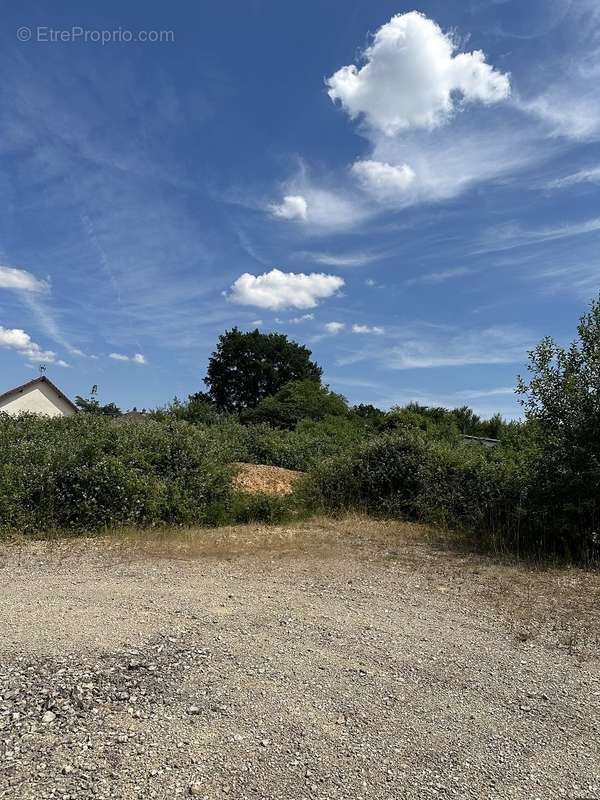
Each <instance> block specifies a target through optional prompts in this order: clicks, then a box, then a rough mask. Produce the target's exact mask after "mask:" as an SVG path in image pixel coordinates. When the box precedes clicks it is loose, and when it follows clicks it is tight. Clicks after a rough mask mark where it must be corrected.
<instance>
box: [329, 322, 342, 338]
mask: <svg viewBox="0 0 600 800" xmlns="http://www.w3.org/2000/svg"><path fill="white" fill-rule="evenodd" d="M345 327H346V326H345V324H344V323H343V322H328V323H326V325H325V330H326V331H327V333H329V334H331V335H332V336H335V335H336V334H338V333H341V332H342V331H343V330H344V328H345Z"/></svg>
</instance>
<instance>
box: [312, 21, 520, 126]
mask: <svg viewBox="0 0 600 800" xmlns="http://www.w3.org/2000/svg"><path fill="white" fill-rule="evenodd" d="M455 51H456V45H455V43H454V41H453V40H452V38H451V36H450V35H449V34H445V33H444V32H443V31H442V30H441V28H440V27H439V25H437V23H435V22H434V21H433V20H431V19H428V18H427V17H426V16H425V15H423V14H420V13H419V12H417V11H411V12H409V13H407V14H397V15H395V16H394V17H392V18H391V20H390V21H389V22H387V23H386V24H385V25H382V26H381V28H379V30H378V31H377V32H376V33H375V36H374V37H373V42H372V44H371V45H370V46H369V47H367V49H366V50H365V51H364V53H363V58H364V61H365V63H364V64H363V66H362V67H357V66H356V65H355V64H351V65H349V66H346V67H342V68H341V69H339V70H338V71H337V72H336V73H335V74H334V75H332V76H331V77H330V78H329V79H328V80H327V85H328V87H329V91H328V94H329V96H330V97H331V99H332V100H333V101H336V100H339V102H340V103H341V106H342V108H343V109H344V110H345V111H346V112H347V113H348V115H349V116H350V117H351V118H352V119H354V118H356V117H358V116H360V115H363V116H364V119H365V121H366V122H367V124H368V126H369V127H370V128H372V129H374V130H377V131H380V132H382V133H384V134H385V135H386V136H395V135H396V134H398V133H399V132H400V131H403V130H407V129H409V128H428V129H433V128H435V127H438V126H439V125H441V124H442V123H443V122H445V121H446V120H447V119H448V118H449V117H450V115H451V114H452V112H453V111H454V109H455V107H456V102H455V96H456V94H460V95H461V96H462V103H463V104H464V103H467V102H481V103H485V104H490V103H497V102H498V101H500V100H503V99H505V98H506V97H508V95H509V93H510V81H509V78H508V75H505V74H503V73H501V72H498V71H497V70H495V69H493V67H491V66H490V65H489V64H487V63H486V61H485V55H484V54H483V53H482V52H481V51H480V50H475V51H473V52H471V53H459V54H458V55H455Z"/></svg>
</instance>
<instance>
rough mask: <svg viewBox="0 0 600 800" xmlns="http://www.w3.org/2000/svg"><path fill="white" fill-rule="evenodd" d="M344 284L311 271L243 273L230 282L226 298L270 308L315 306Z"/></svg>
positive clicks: (339, 280) (342, 281)
mask: <svg viewBox="0 0 600 800" xmlns="http://www.w3.org/2000/svg"><path fill="white" fill-rule="evenodd" d="M343 285H344V280H343V278H339V277H338V276H337V275H325V274H323V273H316V272H313V273H311V274H310V275H305V274H304V273H294V272H282V271H281V270H279V269H272V270H271V271H270V272H265V273H263V274H262V275H251V274H250V273H248V272H245V273H244V274H243V275H240V277H239V278H238V279H237V280H236V281H235V282H234V283H233V284H232V286H231V291H230V293H229V294H228V295H227V299H228V300H229V302H231V303H237V304H238V305H248V306H257V307H258V308H270V309H272V310H274V311H277V310H280V309H284V308H314V307H315V306H316V305H317V303H318V302H319V301H320V300H324V299H326V298H328V297H332V296H333V295H335V294H336V293H337V292H338V291H339V290H340V289H341V288H342V286H343Z"/></svg>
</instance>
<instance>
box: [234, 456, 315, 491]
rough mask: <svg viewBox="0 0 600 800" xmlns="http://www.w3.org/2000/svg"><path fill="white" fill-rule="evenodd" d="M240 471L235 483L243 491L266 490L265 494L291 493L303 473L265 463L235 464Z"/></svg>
mask: <svg viewBox="0 0 600 800" xmlns="http://www.w3.org/2000/svg"><path fill="white" fill-rule="evenodd" d="M233 466H234V467H235V468H236V469H237V470H238V473H237V475H236V477H235V479H234V485H235V486H236V488H237V489H240V490H241V491H242V492H249V493H251V494H254V493H256V492H264V494H291V493H292V491H293V490H294V483H295V482H296V481H297V480H298V478H299V477H300V476H301V475H302V473H301V472H296V471H295V470H293V469H283V467H268V466H266V465H264V464H241V463H237V464H234V465H233Z"/></svg>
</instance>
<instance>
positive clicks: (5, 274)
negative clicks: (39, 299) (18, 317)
mask: <svg viewBox="0 0 600 800" xmlns="http://www.w3.org/2000/svg"><path fill="white" fill-rule="evenodd" d="M0 289H16V290H17V291H21V292H44V291H46V290H47V289H48V284H47V282H46V281H41V280H39V279H38V278H36V277H35V275H32V274H31V272H27V270H24V269H17V268H16V267H3V266H0Z"/></svg>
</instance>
